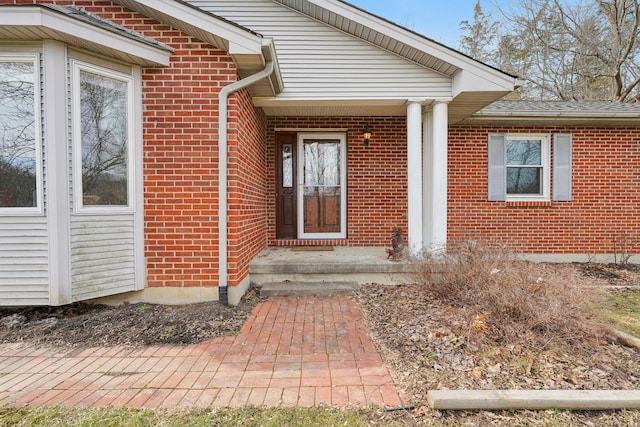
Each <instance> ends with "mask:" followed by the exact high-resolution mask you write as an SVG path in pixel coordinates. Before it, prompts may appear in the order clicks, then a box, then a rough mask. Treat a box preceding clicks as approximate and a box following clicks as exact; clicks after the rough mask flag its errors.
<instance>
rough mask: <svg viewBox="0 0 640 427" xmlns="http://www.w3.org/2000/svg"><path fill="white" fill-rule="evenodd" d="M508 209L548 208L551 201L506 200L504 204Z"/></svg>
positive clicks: (551, 203)
mask: <svg viewBox="0 0 640 427" xmlns="http://www.w3.org/2000/svg"><path fill="white" fill-rule="evenodd" d="M505 205H506V207H508V208H514V209H517V208H550V207H552V206H553V202H552V201H551V200H507V201H506V202H505Z"/></svg>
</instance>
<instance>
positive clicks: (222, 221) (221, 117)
mask: <svg viewBox="0 0 640 427" xmlns="http://www.w3.org/2000/svg"><path fill="white" fill-rule="evenodd" d="M273 70H274V63H273V61H266V64H265V67H264V69H263V70H262V71H259V72H257V73H256V74H252V75H250V76H249V77H247V78H244V79H242V80H238V81H237V82H234V83H232V84H230V85H227V86H225V87H223V88H222V90H221V91H220V94H219V95H218V253H219V256H218V272H219V273H218V276H219V278H218V292H219V300H220V302H221V303H222V304H224V305H229V292H228V291H229V289H228V285H229V283H228V279H229V278H228V265H227V262H228V256H227V240H228V238H227V124H228V119H227V111H228V104H227V103H228V100H229V96H230V95H231V94H233V93H235V92H237V91H239V90H240V89H244V88H246V87H248V86H251V85H252V84H254V83H256V82H257V81H260V80H262V79H264V78H265V77H269V76H270V75H271V74H272V73H273Z"/></svg>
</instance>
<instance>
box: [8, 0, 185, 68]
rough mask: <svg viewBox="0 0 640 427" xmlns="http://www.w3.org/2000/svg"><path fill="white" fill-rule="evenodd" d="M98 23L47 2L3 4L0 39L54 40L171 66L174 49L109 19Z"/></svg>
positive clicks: (127, 59)
mask: <svg viewBox="0 0 640 427" xmlns="http://www.w3.org/2000/svg"><path fill="white" fill-rule="evenodd" d="M101 24H102V25H96V24H94V23H91V22H90V21H88V20H86V19H85V20H83V19H78V18H77V17H74V15H73V13H70V10H66V9H64V8H56V7H54V6H47V5H28V6H23V5H19V6H0V40H3V41H36V40H44V39H54V40H58V41H61V42H64V43H67V44H69V45H72V46H75V47H78V48H82V49H87V50H90V51H92V52H95V53H99V54H103V55H105V56H109V57H112V58H117V59H120V60H123V61H125V62H129V63H133V64H138V65H141V66H167V65H169V58H170V56H171V54H172V52H173V49H171V48H169V47H168V46H165V45H162V44H160V43H155V42H152V41H151V40H150V39H145V38H144V37H142V36H140V35H137V34H135V33H125V32H123V30H122V29H121V28H119V27H117V26H115V25H113V26H112V29H111V30H110V29H109V25H106V21H102V22H101Z"/></svg>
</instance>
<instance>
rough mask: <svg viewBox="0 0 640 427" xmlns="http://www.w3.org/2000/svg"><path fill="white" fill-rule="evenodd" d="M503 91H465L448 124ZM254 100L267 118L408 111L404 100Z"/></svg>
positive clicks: (453, 106) (454, 103) (452, 107)
mask: <svg viewBox="0 0 640 427" xmlns="http://www.w3.org/2000/svg"><path fill="white" fill-rule="evenodd" d="M506 93H507V92H499V93H498V92H473V93H469V92H466V93H463V94H461V95H459V96H458V97H456V98H455V99H453V100H452V101H451V103H450V104H449V118H448V121H449V124H456V123H460V122H461V121H463V120H467V118H468V117H469V116H471V115H472V114H473V113H475V112H476V111H478V110H480V109H481V108H483V107H485V106H487V105H489V104H491V103H492V102H493V101H494V100H495V99H496V98H499V97H501V96H503V95H505V94H506ZM253 101H254V103H255V105H256V106H258V107H261V108H262V109H263V110H264V112H265V114H266V115H267V116H270V117H384V116H406V114H407V99H386V100H371V99H367V100H354V99H352V100H348V99H345V100H296V101H282V100H278V99H277V98H254V100H253ZM433 101H435V100H426V101H425V102H424V105H425V106H428V105H429V104H431V102H433Z"/></svg>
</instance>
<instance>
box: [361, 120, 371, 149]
mask: <svg viewBox="0 0 640 427" xmlns="http://www.w3.org/2000/svg"><path fill="white" fill-rule="evenodd" d="M362 139H363V141H364V145H365V147H366V146H368V145H369V140H370V139H371V129H370V128H369V125H366V126H365V127H364V130H363V131H362Z"/></svg>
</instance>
